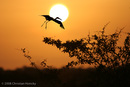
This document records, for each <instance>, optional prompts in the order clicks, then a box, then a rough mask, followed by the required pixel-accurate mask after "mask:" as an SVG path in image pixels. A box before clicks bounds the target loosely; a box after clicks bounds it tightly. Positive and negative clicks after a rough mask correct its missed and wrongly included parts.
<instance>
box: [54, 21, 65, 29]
mask: <svg viewBox="0 0 130 87" xmlns="http://www.w3.org/2000/svg"><path fill="white" fill-rule="evenodd" d="M53 21H54V22H56V23H58V24H60V27H61V28H63V29H65V28H64V26H63V24H62V22H61V21H59V20H56V19H54V20H53Z"/></svg>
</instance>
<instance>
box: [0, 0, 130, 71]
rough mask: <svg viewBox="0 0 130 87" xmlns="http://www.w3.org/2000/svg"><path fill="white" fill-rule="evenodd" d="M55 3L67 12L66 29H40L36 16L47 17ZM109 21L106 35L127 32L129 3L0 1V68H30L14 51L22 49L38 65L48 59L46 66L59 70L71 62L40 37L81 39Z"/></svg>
mask: <svg viewBox="0 0 130 87" xmlns="http://www.w3.org/2000/svg"><path fill="white" fill-rule="evenodd" d="M80 1H81V2H80ZM55 4H63V5H65V6H66V7H67V8H68V10H69V17H68V19H67V20H66V21H65V22H63V24H64V26H65V30H63V29H61V28H60V27H59V25H57V24H55V23H54V22H49V23H48V28H47V30H46V29H45V28H44V27H41V24H42V23H43V22H44V21H45V19H44V18H43V17H41V16H39V15H48V14H49V11H50V9H51V7H52V6H53V5H55ZM109 21H110V24H109V25H108V26H107V28H106V33H109V34H110V33H112V32H114V31H115V30H116V29H120V28H122V27H125V29H124V32H130V0H1V1H0V67H3V68H4V69H15V68H18V67H22V66H24V65H28V66H30V65H29V62H28V60H27V59H26V58H24V57H23V54H22V52H20V51H18V50H16V49H20V48H24V47H25V48H27V49H28V50H29V51H30V55H31V56H32V57H33V60H34V61H35V62H36V63H37V65H40V64H39V63H40V61H42V60H43V59H47V63H48V64H49V65H53V66H54V67H61V66H63V65H65V64H67V62H68V61H70V60H69V59H70V58H69V56H68V54H64V53H62V52H61V51H59V50H58V49H57V48H56V47H53V46H49V45H47V44H44V43H43V42H42V40H43V36H47V37H53V38H55V39H61V40H63V41H66V40H72V39H76V38H78V39H80V38H82V37H86V36H87V34H88V32H89V31H90V33H95V31H99V30H101V29H102V27H103V26H104V25H105V24H106V23H108V22H109ZM71 60H72V59H71Z"/></svg>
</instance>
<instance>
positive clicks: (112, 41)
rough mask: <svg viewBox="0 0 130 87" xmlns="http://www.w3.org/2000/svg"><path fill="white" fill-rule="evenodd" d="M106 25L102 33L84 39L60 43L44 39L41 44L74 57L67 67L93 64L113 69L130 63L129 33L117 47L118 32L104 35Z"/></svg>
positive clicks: (59, 41)
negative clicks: (75, 59) (122, 43)
mask: <svg viewBox="0 0 130 87" xmlns="http://www.w3.org/2000/svg"><path fill="white" fill-rule="evenodd" d="M107 25H108V24H106V25H105V26H104V27H103V29H102V31H98V32H97V33H96V34H94V35H91V36H90V34H89V35H88V36H87V37H86V38H81V39H79V40H77V39H75V40H71V41H66V42H62V41H61V40H59V39H57V40H55V39H52V38H51V37H44V39H43V42H44V43H46V44H49V45H52V46H56V47H57V48H58V49H59V50H61V51H62V52H64V53H68V54H69V57H70V58H71V57H76V58H77V61H72V62H69V63H68V65H67V67H70V66H74V65H77V64H90V65H91V64H93V65H95V67H100V68H106V67H108V68H110V69H115V68H117V67H119V66H123V65H126V64H129V63H130V33H127V36H126V39H125V41H124V46H118V45H117V44H118V41H119V38H120V34H121V32H122V30H123V29H124V28H122V29H120V31H116V32H115V33H113V34H110V35H107V34H105V28H106V26H107Z"/></svg>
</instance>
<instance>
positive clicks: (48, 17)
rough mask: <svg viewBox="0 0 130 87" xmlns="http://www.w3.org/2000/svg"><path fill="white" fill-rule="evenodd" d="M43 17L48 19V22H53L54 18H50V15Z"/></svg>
mask: <svg viewBox="0 0 130 87" xmlns="http://www.w3.org/2000/svg"><path fill="white" fill-rule="evenodd" d="M41 16H43V17H45V18H46V20H48V21H50V20H53V19H54V18H52V17H50V16H49V15H41Z"/></svg>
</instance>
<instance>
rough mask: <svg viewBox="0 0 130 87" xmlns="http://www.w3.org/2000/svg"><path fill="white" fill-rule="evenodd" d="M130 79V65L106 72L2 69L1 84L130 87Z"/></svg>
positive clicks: (0, 70)
mask: <svg viewBox="0 0 130 87" xmlns="http://www.w3.org/2000/svg"><path fill="white" fill-rule="evenodd" d="M129 78H130V64H128V65H125V66H122V67H118V68H117V69H115V70H114V69H111V70H110V69H109V70H104V71H103V70H101V69H100V67H97V68H87V69H81V68H69V69H68V68H61V69H56V68H52V69H48V68H45V69H42V70H40V69H39V70H37V69H36V68H33V67H23V68H18V69H16V70H3V69H2V68H0V82H35V83H36V84H37V85H36V87H42V86H45V87H127V86H129V85H130V83H129V82H130V79H129ZM16 87H19V85H18V86H17V85H16ZM24 87H26V86H24ZM27 87H28V86H27ZM29 87H30V86H29Z"/></svg>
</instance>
